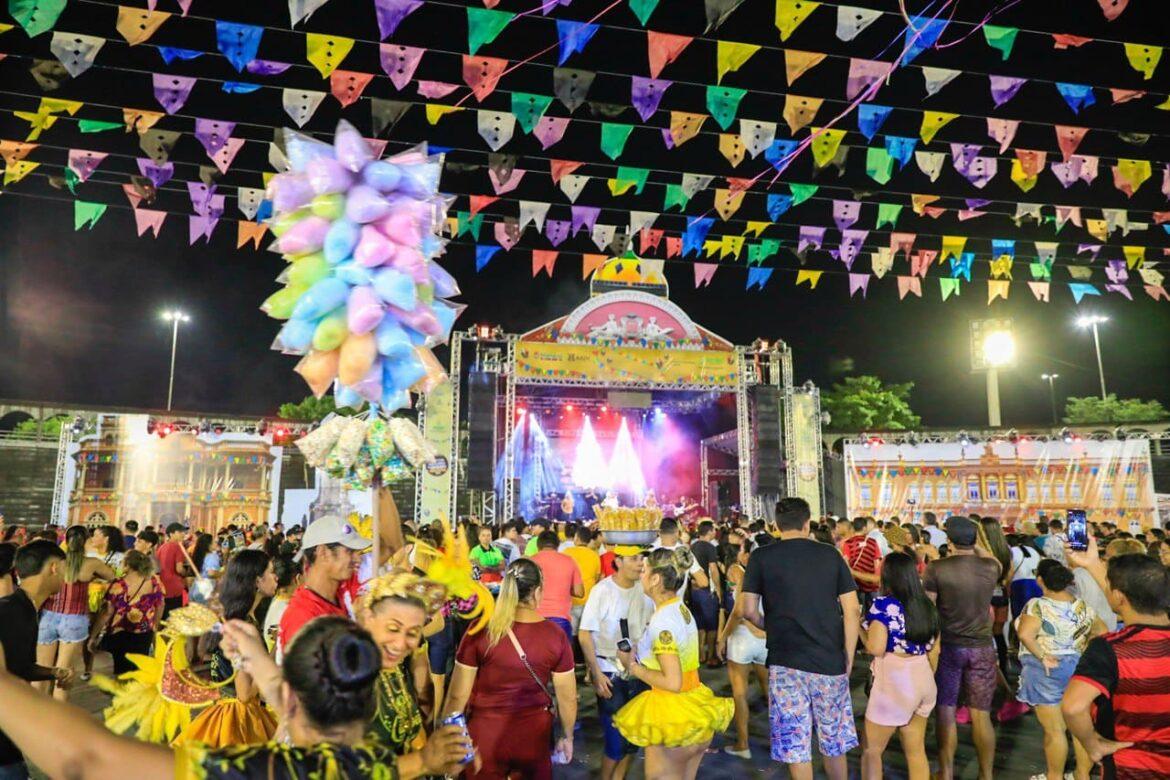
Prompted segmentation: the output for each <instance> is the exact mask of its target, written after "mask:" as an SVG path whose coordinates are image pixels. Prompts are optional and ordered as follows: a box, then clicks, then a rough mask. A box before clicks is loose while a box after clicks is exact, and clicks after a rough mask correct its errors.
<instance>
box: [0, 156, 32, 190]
mask: <svg viewBox="0 0 1170 780" xmlns="http://www.w3.org/2000/svg"><path fill="white" fill-rule="evenodd" d="M38 165H40V163H37V162H31V161H29V160H17V161H16V162H12V163H9V164H8V165H7V166H6V167H5V168H4V186H5V187H7V186H8V185H9V184H14V183H16V182H18V181H20V180H21V179H23V178H24V177H25V176H28V175H29V174H30V173H32V172H33V170H34V169H35V168H36V167H37V166H38Z"/></svg>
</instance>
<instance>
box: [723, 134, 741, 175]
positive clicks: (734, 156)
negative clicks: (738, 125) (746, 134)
mask: <svg viewBox="0 0 1170 780" xmlns="http://www.w3.org/2000/svg"><path fill="white" fill-rule="evenodd" d="M744 151H745V150H744V146H743V141H741V140H740V138H739V136H738V135H731V134H730V133H720V134H719V153H720V154H721V155H723V156H724V157H726V158H727V162H729V163H731V167H732V168H735V167H738V166H739V164H740V163H741V162H743V156H744Z"/></svg>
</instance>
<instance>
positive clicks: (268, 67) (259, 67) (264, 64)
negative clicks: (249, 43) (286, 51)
mask: <svg viewBox="0 0 1170 780" xmlns="http://www.w3.org/2000/svg"><path fill="white" fill-rule="evenodd" d="M291 67H292V63H289V62H277V61H276V60H252V61H251V62H249V63H248V64H247V65H245V66H244V70H246V71H248V72H249V73H255V74H256V75H257V76H276V75H278V74H281V73H284V72H285V71H286V70H288V69H289V68H291Z"/></svg>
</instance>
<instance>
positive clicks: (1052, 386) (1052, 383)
mask: <svg viewBox="0 0 1170 780" xmlns="http://www.w3.org/2000/svg"><path fill="white" fill-rule="evenodd" d="M1048 403H1050V404H1051V405H1052V424H1053V425H1059V424H1060V421H1059V420H1058V419H1057V417H1056V378H1055V377H1053V376H1049V377H1048Z"/></svg>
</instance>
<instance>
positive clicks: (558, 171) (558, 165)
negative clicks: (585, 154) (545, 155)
mask: <svg viewBox="0 0 1170 780" xmlns="http://www.w3.org/2000/svg"><path fill="white" fill-rule="evenodd" d="M582 164H583V163H580V162H577V161H576V160H549V161H548V166H549V169H550V170H551V172H552V180H553V184H559V183H560V181H561V177H562V176H567V175H568V174H570V173H572V172H573V171H575V170H577V169H578V168H580V167H581V165H582Z"/></svg>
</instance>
